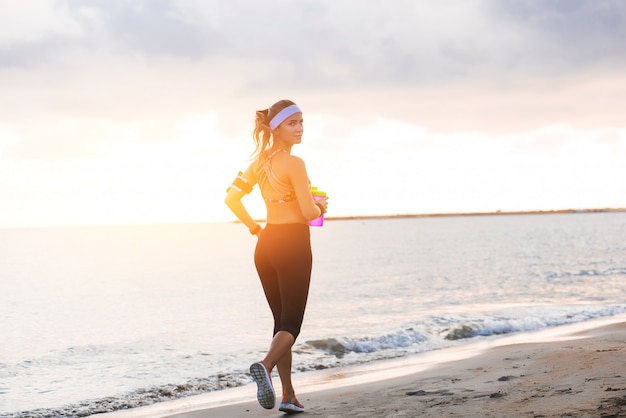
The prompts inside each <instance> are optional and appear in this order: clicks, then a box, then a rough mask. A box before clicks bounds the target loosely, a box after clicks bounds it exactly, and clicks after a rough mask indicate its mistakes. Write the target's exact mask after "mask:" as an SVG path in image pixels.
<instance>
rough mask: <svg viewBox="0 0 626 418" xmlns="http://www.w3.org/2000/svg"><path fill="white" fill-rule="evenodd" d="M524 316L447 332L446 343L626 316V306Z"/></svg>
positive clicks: (495, 319) (540, 311) (536, 312)
mask: <svg viewBox="0 0 626 418" xmlns="http://www.w3.org/2000/svg"><path fill="white" fill-rule="evenodd" d="M516 313H517V314H518V315H520V314H521V315H522V316H510V317H485V318H477V319H475V320H474V321H472V322H469V323H467V322H466V323H459V324H457V325H455V326H454V327H452V328H450V329H446V330H443V333H444V339H446V340H451V341H455V340H462V339H468V338H474V337H489V336H494V335H504V334H512V333H515V332H528V331H537V330H540V329H544V328H549V327H556V326H559V325H567V324H573V323H577V322H584V321H588V320H591V319H595V318H601V317H605V316H613V315H618V314H621V313H626V305H619V304H618V305H604V306H573V307H569V308H567V309H563V308H555V309H550V308H534V309H524V310H518V311H517V312H516Z"/></svg>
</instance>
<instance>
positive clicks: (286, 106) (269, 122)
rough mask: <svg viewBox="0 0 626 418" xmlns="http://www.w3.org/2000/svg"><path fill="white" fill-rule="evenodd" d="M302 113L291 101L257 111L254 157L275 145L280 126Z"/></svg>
mask: <svg viewBox="0 0 626 418" xmlns="http://www.w3.org/2000/svg"><path fill="white" fill-rule="evenodd" d="M298 113H302V111H301V110H300V108H298V106H296V104H295V103H294V102H292V101H291V100H280V101H278V102H276V103H274V104H273V105H271V106H270V107H269V108H267V109H263V110H257V112H256V118H255V124H254V131H253V132H252V137H253V139H254V141H255V143H256V150H255V152H254V155H258V154H260V153H262V152H263V151H266V150H268V149H270V148H271V147H272V145H273V144H274V139H275V138H274V136H276V135H275V133H276V130H277V129H278V128H279V126H280V125H281V124H282V123H283V122H284V121H285V120H287V119H289V118H290V117H292V116H293V115H294V114H298Z"/></svg>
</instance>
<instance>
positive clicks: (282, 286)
mask: <svg viewBox="0 0 626 418" xmlns="http://www.w3.org/2000/svg"><path fill="white" fill-rule="evenodd" d="M254 264H255V265H256V269H257V272H258V273H259V278H260V279H261V284H262V285H263V291H264V292H265V297H266V299H267V302H268V303H269V305H270V309H271V310H272V315H274V335H276V333H277V332H278V331H287V332H289V333H290V334H291V335H293V337H294V339H295V338H297V337H298V335H299V334H300V328H301V327H302V319H303V318H304V309H305V307H306V301H307V297H308V295H309V283H310V282H311V266H312V264H313V257H312V255H311V239H310V234H309V226H308V225H306V224H268V225H267V226H266V227H265V230H264V231H263V232H262V233H261V236H260V237H259V241H258V242H257V246H256V250H255V252H254Z"/></svg>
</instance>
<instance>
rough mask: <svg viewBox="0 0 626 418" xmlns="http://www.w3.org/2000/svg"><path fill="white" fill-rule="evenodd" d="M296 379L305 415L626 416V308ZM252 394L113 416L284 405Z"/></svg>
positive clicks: (226, 417)
mask: <svg viewBox="0 0 626 418" xmlns="http://www.w3.org/2000/svg"><path fill="white" fill-rule="evenodd" d="M273 379H274V383H275V385H276V391H277V393H280V384H279V379H278V377H277V376H274V377H273ZM294 383H295V385H296V387H297V388H300V393H299V395H298V398H299V399H300V401H301V402H302V403H303V404H304V405H305V407H306V412H305V413H304V414H300V415H301V416H307V417H327V418H335V417H416V416H420V417H603V418H609V417H626V317H625V316H623V315H622V316H620V317H617V318H609V319H603V320H596V321H589V322H587V323H583V324H576V325H571V326H564V327H559V328H554V329H550V330H545V331H541V332H537V333H527V334H521V335H516V336H511V337H505V338H500V339H498V340H491V341H481V342H476V343H472V344H468V345H465V346H460V347H457V348H451V349H444V350H438V351H435V352H430V353H424V354H422V355H417V356H412V357H410V358H407V359H401V360H388V361H387V360H386V361H378V362H374V363H372V364H369V365H365V366H359V367H348V368H342V369H334V370H328V371H319V372H310V373H304V374H296V375H294ZM255 394H256V386H255V385H254V384H250V385H246V386H243V387H239V388H235V389H229V390H225V391H221V393H211V394H206V395H200V396H195V397H190V398H186V399H180V400H177V401H172V402H165V403H162V404H158V405H152V406H150V407H145V408H137V409H135V410H130V411H120V412H117V413H112V414H106V416H107V417H109V416H110V417H111V418H113V417H120V418H122V417H124V418H126V417H137V418H138V417H170V418H201V417H214V418H237V417H281V416H284V415H285V414H283V413H282V412H279V411H278V410H277V409H276V408H275V409H273V410H265V409H263V408H261V407H260V406H259V405H258V403H257V402H256V400H255Z"/></svg>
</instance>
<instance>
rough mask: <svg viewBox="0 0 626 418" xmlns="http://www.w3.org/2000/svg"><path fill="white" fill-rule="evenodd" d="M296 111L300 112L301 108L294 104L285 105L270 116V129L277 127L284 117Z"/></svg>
mask: <svg viewBox="0 0 626 418" xmlns="http://www.w3.org/2000/svg"><path fill="white" fill-rule="evenodd" d="M298 112H300V113H302V110H300V108H299V107H298V106H296V105H295V104H294V105H291V106H287V107H286V108H284V109H283V110H281V111H280V112H278V113H277V114H276V116H274V117H273V118H272V120H271V121H270V129H271V130H272V131H273V130H274V129H276V128H278V126H279V125H280V124H281V123H283V122H284V121H285V119H287V118H288V117H289V116H291V115H293V114H294V113H298Z"/></svg>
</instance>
